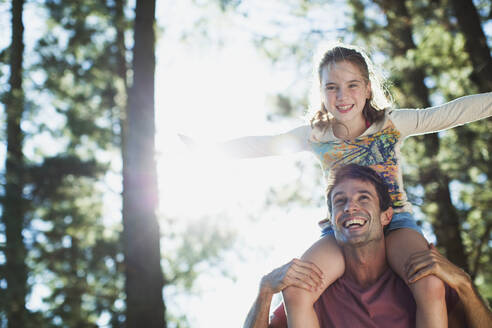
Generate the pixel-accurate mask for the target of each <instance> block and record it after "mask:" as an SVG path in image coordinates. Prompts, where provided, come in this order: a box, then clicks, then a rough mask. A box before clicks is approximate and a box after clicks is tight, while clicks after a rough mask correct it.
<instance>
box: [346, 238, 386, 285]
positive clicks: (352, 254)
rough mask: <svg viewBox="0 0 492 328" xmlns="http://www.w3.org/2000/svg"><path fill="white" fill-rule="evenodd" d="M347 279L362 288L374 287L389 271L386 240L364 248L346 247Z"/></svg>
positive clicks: (372, 243) (371, 243)
mask: <svg viewBox="0 0 492 328" xmlns="http://www.w3.org/2000/svg"><path fill="white" fill-rule="evenodd" d="M342 250H343V253H344V256H345V277H346V278H347V279H349V280H352V281H353V282H355V283H356V284H358V285H360V286H361V287H367V286H370V285H372V284H373V283H374V282H375V281H376V280H378V279H379V277H381V275H382V274H383V273H384V272H385V271H386V270H387V269H388V263H387V260H386V248H385V245H384V238H382V239H381V240H378V241H373V242H370V243H369V244H366V245H363V246H355V247H354V246H352V245H345V246H344V247H342Z"/></svg>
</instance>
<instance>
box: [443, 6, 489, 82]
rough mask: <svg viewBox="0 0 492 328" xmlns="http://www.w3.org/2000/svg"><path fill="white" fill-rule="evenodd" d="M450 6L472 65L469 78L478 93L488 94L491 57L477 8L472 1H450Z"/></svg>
mask: <svg viewBox="0 0 492 328" xmlns="http://www.w3.org/2000/svg"><path fill="white" fill-rule="evenodd" d="M451 5H452V6H453V9H454V13H455V15H456V18H457V20H458V25H459V28H460V30H461V32H462V33H463V35H464V36H465V47H466V51H467V52H468V54H469V56H470V60H471V62H472V65H473V73H472V77H471V78H472V80H473V81H474V82H475V84H477V86H478V88H479V90H480V92H489V91H491V90H492V57H491V56H490V49H489V47H488V45H487V38H486V37H485V33H484V31H483V29H482V25H481V24H480V16H479V15H478V12H477V8H475V5H474V4H473V1H472V0H451Z"/></svg>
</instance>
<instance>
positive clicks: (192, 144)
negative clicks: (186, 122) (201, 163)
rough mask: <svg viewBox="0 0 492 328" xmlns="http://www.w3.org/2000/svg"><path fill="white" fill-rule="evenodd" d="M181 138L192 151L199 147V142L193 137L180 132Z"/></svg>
mask: <svg viewBox="0 0 492 328" xmlns="http://www.w3.org/2000/svg"><path fill="white" fill-rule="evenodd" d="M178 137H179V139H181V141H182V142H183V143H184V144H185V145H186V146H187V147H188V149H189V150H191V151H196V150H197V149H198V144H197V143H196V142H195V140H193V139H192V138H190V137H188V136H185V135H183V134H180V133H178Z"/></svg>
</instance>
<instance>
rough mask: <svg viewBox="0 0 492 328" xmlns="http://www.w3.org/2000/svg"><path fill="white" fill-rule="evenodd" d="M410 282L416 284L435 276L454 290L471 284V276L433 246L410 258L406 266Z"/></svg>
mask: <svg viewBox="0 0 492 328" xmlns="http://www.w3.org/2000/svg"><path fill="white" fill-rule="evenodd" d="M406 272H407V277H408V282H410V283H412V282H415V281H417V280H419V279H421V278H423V277H425V276H428V275H431V274H433V275H435V276H436V277H438V278H439V279H441V280H442V281H444V282H445V283H447V284H448V285H449V286H450V287H452V288H453V289H458V287H459V286H460V284H463V283H467V282H470V276H469V275H468V274H467V273H466V272H465V271H463V270H462V269H460V268H459V267H457V266H456V265H454V264H453V263H451V262H450V261H449V260H448V259H447V258H445V257H444V256H443V255H442V254H441V253H439V251H438V250H437V249H436V247H435V246H434V245H433V244H431V245H430V248H429V250H427V251H423V252H418V253H415V254H413V255H412V256H410V258H409V259H408V261H407V264H406Z"/></svg>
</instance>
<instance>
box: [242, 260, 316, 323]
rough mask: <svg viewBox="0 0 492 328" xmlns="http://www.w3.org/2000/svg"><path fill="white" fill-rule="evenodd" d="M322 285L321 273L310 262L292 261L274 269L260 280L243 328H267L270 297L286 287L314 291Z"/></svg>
mask: <svg viewBox="0 0 492 328" xmlns="http://www.w3.org/2000/svg"><path fill="white" fill-rule="evenodd" d="M322 283H323V273H322V272H321V270H320V269H319V268H318V267H317V266H316V265H315V264H314V263H311V262H306V261H301V260H299V259H293V260H292V261H290V262H289V263H287V264H284V265H282V266H281V267H279V268H276V269H275V270H273V271H272V272H270V273H269V274H267V275H266V276H264V277H263V278H262V279H261V283H260V290H259V292H258V296H257V297H256V300H255V303H254V304H253V307H252V308H251V310H249V313H248V316H247V317H246V321H245V322H244V326H243V327H244V328H267V327H269V323H268V319H269V318H268V316H269V313H270V303H271V301H272V297H273V295H274V294H276V293H278V292H280V291H282V290H283V289H285V288H286V287H288V286H296V287H299V288H304V289H306V290H315V289H317V288H319V287H321V286H322Z"/></svg>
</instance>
